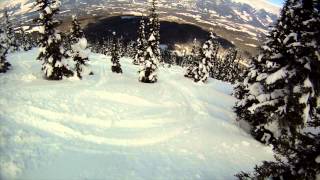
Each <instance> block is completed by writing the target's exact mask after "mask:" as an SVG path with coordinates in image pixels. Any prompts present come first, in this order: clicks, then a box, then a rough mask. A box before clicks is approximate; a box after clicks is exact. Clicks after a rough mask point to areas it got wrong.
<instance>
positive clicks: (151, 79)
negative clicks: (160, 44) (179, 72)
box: [139, 34, 159, 83]
mask: <svg viewBox="0 0 320 180" xmlns="http://www.w3.org/2000/svg"><path fill="white" fill-rule="evenodd" d="M156 41H157V40H156V38H155V36H154V35H153V34H151V36H150V38H149V40H148V47H147V49H146V53H145V57H144V63H143V64H142V66H141V69H140V71H139V81H140V82H144V83H155V82H157V81H158V77H157V70H158V64H159V59H158V57H157V56H156V54H155V53H154V49H155V47H156V46H157V45H156V44H157V42H156Z"/></svg>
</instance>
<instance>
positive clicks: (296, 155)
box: [236, 127, 320, 180]
mask: <svg viewBox="0 0 320 180" xmlns="http://www.w3.org/2000/svg"><path fill="white" fill-rule="evenodd" d="M318 128H319V127H318ZM319 152H320V133H317V134H313V133H303V134H300V133H299V134H297V139H296V143H295V144H292V143H288V142H287V140H286V139H282V138H281V139H280V140H279V141H278V144H277V146H276V148H275V153H276V155H275V159H276V161H264V162H263V163H262V165H260V166H256V167H255V168H254V170H255V171H254V172H253V173H247V172H241V173H239V174H237V175H236V177H238V178H239V179H241V180H247V179H257V180H259V179H299V180H300V179H301V180H304V179H317V176H319V174H320V166H319V164H320V154H319Z"/></svg>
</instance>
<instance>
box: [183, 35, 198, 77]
mask: <svg viewBox="0 0 320 180" xmlns="http://www.w3.org/2000/svg"><path fill="white" fill-rule="evenodd" d="M199 57H200V47H199V46H198V41H197V39H196V38H195V39H194V40H193V44H192V50H191V55H189V56H188V61H189V62H188V63H189V66H188V67H187V69H186V73H185V75H184V76H185V77H188V78H193V77H194V72H193V70H195V69H196V67H198V66H199V61H200V58H199Z"/></svg>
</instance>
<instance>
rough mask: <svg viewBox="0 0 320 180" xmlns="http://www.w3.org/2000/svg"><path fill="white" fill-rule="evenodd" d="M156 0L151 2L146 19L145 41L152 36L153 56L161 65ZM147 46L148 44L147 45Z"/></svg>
mask: <svg viewBox="0 0 320 180" xmlns="http://www.w3.org/2000/svg"><path fill="white" fill-rule="evenodd" d="M157 3H158V0H152V1H151V8H150V10H149V11H150V14H149V17H148V24H147V26H148V29H147V32H148V34H147V40H148V41H149V39H150V37H151V36H154V38H155V40H154V43H153V45H152V50H153V53H154V56H155V57H156V58H157V59H158V60H159V63H163V61H162V59H161V56H160V55H161V54H160V20H159V14H158V13H157ZM148 45H149V44H148Z"/></svg>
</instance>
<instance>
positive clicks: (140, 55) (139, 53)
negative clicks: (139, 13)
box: [133, 17, 147, 65]
mask: <svg viewBox="0 0 320 180" xmlns="http://www.w3.org/2000/svg"><path fill="white" fill-rule="evenodd" d="M146 49H147V39H146V34H145V23H144V19H143V17H142V18H141V20H140V26H139V30H138V39H137V50H136V54H135V57H134V61H133V64H135V65H140V64H142V63H143V62H144V56H145V52H146Z"/></svg>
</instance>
